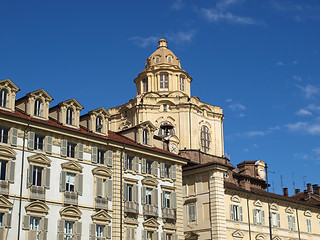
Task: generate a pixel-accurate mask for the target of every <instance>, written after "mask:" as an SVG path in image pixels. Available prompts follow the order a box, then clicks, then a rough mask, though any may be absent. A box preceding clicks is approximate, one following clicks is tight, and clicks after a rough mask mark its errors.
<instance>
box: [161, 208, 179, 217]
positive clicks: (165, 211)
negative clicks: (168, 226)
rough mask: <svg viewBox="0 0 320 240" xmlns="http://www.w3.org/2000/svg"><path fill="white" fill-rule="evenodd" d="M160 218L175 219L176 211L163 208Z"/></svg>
mask: <svg viewBox="0 0 320 240" xmlns="http://www.w3.org/2000/svg"><path fill="white" fill-rule="evenodd" d="M162 217H163V218H167V219H176V211H175V210H174V209H172V208H163V209H162Z"/></svg>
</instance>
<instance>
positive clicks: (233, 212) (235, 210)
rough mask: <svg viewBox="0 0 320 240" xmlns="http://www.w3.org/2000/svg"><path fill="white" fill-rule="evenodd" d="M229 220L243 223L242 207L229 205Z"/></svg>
mask: <svg viewBox="0 0 320 240" xmlns="http://www.w3.org/2000/svg"><path fill="white" fill-rule="evenodd" d="M230 219H231V220H232V221H239V222H242V221H243V214H242V207H241V206H238V205H233V204H232V205H230Z"/></svg>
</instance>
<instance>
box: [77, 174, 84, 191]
mask: <svg viewBox="0 0 320 240" xmlns="http://www.w3.org/2000/svg"><path fill="white" fill-rule="evenodd" d="M77 178H78V194H79V195H80V196H81V195H82V190H83V175H82V174H78V175H77Z"/></svg>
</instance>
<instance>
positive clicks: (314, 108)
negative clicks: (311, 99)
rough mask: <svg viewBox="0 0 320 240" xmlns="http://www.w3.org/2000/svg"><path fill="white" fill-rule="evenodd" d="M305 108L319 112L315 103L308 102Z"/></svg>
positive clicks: (318, 107) (319, 108)
mask: <svg viewBox="0 0 320 240" xmlns="http://www.w3.org/2000/svg"><path fill="white" fill-rule="evenodd" d="M307 108H308V109H309V110H311V111H314V112H320V106H317V105H315V104H309V105H308V106H307Z"/></svg>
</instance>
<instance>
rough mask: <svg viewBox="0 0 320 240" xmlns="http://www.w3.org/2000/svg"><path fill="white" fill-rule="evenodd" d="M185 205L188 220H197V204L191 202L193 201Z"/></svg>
mask: <svg viewBox="0 0 320 240" xmlns="http://www.w3.org/2000/svg"><path fill="white" fill-rule="evenodd" d="M187 206H188V221H189V222H196V221H197V204H196V203H195V202H193V203H189V204H188V205H187Z"/></svg>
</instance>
